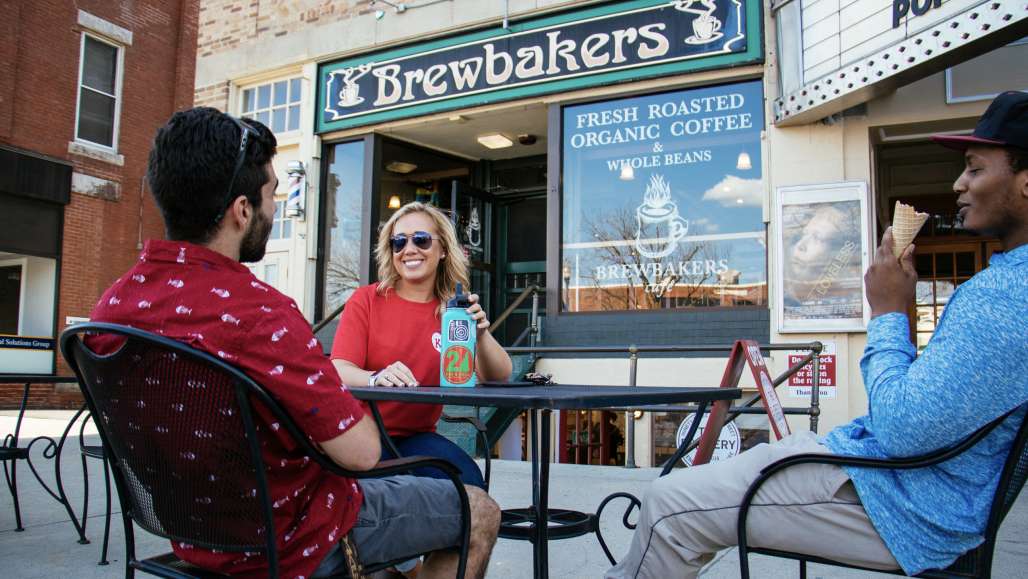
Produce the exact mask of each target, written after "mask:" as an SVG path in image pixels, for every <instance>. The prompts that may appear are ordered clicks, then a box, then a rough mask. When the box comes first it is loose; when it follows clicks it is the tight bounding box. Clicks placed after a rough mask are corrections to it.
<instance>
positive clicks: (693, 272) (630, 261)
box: [561, 81, 768, 312]
mask: <svg viewBox="0 0 1028 579" xmlns="http://www.w3.org/2000/svg"><path fill="white" fill-rule="evenodd" d="M763 128H764V116H763V93H762V88H761V83H760V81H751V82H743V83H735V84H728V85H722V86H716V87H707V88H699V89H691V90H683V91H676V92H668V93H662V94H655V95H648V96H642V97H632V98H626V99H619V100H613V101H605V102H599V103H590V104H584V105H576V106H569V107H565V108H564V110H563V136H562V139H563V144H562V147H563V157H562V160H563V182H564V190H563V215H562V219H563V228H562V240H561V249H562V256H561V259H562V261H563V263H562V274H563V275H562V277H563V280H562V282H563V285H562V288H561V302H562V308H561V309H562V311H566V312H587V311H609V310H653V309H674V308H697V307H737V306H766V304H767V296H768V293H767V272H766V266H765V263H766V254H767V249H766V235H765V227H764V222H763V218H762V208H763V202H764V184H763V168H762V163H761V158H760V150H761V148H760V134H761V131H762V129H763Z"/></svg>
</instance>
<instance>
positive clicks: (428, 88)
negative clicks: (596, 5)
mask: <svg viewBox="0 0 1028 579" xmlns="http://www.w3.org/2000/svg"><path fill="white" fill-rule="evenodd" d="M746 18H747V15H746V10H745V2H744V0H676V1H674V2H663V3H661V4H658V5H654V6H650V7H644V8H640V9H634V10H629V11H624V12H618V13H613V14H604V15H601V16H594V17H592V18H587V19H584V20H578V21H573V22H566V23H562V24H555V25H550V26H541V27H538V28H534V29H530V30H525V31H522V32H515V33H513V34H503V35H501V36H492V37H489V38H484V39H483V38H477V39H475V40H469V41H468V42H464V43H458V44H454V45H452V46H446V47H443V48H438V49H436V50H430V51H425V52H416V53H414V54H407V55H403V56H398V57H395V58H389V57H388V56H389V55H384V56H386V58H384V59H382V60H375V58H374V56H371V57H370V58H369V59H368V60H366V61H364V62H360V61H354V60H350V61H345V62H341V63H337V64H329V65H326V66H324V67H323V68H322V74H321V82H322V87H321V88H322V91H323V109H322V112H321V115H322V116H321V121H322V123H326V124H327V123H332V122H334V121H341V120H345V119H352V118H355V117H360V116H362V115H367V114H370V113H374V112H380V111H387V110H393V109H397V108H401V107H408V106H412V105H415V104H422V103H430V102H437V101H441V100H445V99H452V98H456V97H461V96H467V95H476V94H482V93H489V92H493V91H499V90H503V89H512V88H517V87H522V86H528V85H540V84H543V83H547V82H551V81H556V80H561V79H568V78H575V77H582V76H587V75H595V74H599V73H605V72H612V71H619V70H624V69H632V68H641V67H644V66H650V65H653V64H658V63H669V62H675V61H681V60H687V59H694V58H699V57H706V56H712V55H717V54H730V53H739V52H744V51H746V49H747V37H746ZM554 90H556V89H554Z"/></svg>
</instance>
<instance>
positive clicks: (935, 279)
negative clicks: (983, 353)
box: [875, 141, 999, 351]
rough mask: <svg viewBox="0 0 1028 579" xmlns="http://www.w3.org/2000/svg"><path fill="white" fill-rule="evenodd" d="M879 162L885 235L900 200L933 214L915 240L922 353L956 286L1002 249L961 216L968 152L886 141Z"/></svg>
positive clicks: (915, 323)
mask: <svg viewBox="0 0 1028 579" xmlns="http://www.w3.org/2000/svg"><path fill="white" fill-rule="evenodd" d="M875 157H876V160H877V166H878V171H877V179H878V183H877V187H876V190H877V191H878V203H877V206H878V211H877V217H878V232H879V237H880V236H881V233H882V232H884V231H885V228H886V227H888V225H889V224H890V223H892V214H893V212H894V210H895V204H896V201H902V202H903V203H906V204H908V205H912V206H914V207H915V208H916V209H917V210H918V211H923V212H926V213H929V214H931V217H930V218H929V219H928V222H927V223H925V225H924V227H923V228H922V230H921V232H920V233H919V234H918V236H917V239H916V240H915V245H916V253H915V254H914V264H915V267H916V268H917V278H918V281H917V292H916V295H915V298H914V303H912V304H910V308H909V310H908V318H909V319H910V338H911V341H912V342H913V343H914V344H915V345H916V346H917V349H918V351H921V350H923V349H924V348H925V346H927V345H928V340H929V339H931V337H932V334H933V333H934V332H935V328H936V326H937V325H938V323H939V318H940V317H941V316H942V311H943V309H945V307H946V304H947V303H948V302H949V298H950V296H951V295H953V292H954V291H955V290H956V288H957V287H958V286H959V285H960V284H962V283H964V282H965V281H967V280H968V279H970V278H971V276H973V275H974V274H976V273H978V272H979V271H981V270H982V269H984V268H985V267H988V265H989V257H990V256H991V255H992V253H993V252H994V251H997V250H998V249H999V242H998V240H996V239H994V238H987V237H979V236H976V235H974V234H972V233H971V232H969V231H967V230H965V229H964V228H963V226H962V224H961V223H960V220H959V219H958V217H957V194H956V193H954V192H953V182H954V181H955V180H956V178H957V177H958V176H959V175H960V173H961V172H962V171H963V169H964V159H963V154H962V153H961V152H960V151H954V150H951V149H947V148H945V147H942V146H940V145H937V144H935V143H932V142H930V141H915V142H907V143H893V144H890V143H885V144H882V145H879V146H878V147H877V148H876V150H875Z"/></svg>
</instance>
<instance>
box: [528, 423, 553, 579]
mask: <svg viewBox="0 0 1028 579" xmlns="http://www.w3.org/2000/svg"><path fill="white" fill-rule="evenodd" d="M552 413H553V412H552V411H551V410H548V409H544V410H541V411H539V419H540V420H539V429H538V431H535V430H533V432H537V434H536V436H537V437H538V438H537V441H538V443H537V444H535V445H534V446H535V447H536V448H537V449H538V451H539V452H538V453H537V455H536V460H538V461H539V475H538V477H533V480H534V481H535V482H534V483H533V487H538V492H537V493H534V494H537V496H538V498H537V500H536V501H535V541H534V543H535V545H534V547H535V548H534V549H533V555H534V557H533V559H534V563H535V579H547V578H548V577H549V575H550V564H549V545H548V541H549V532H550V516H549V486H550V460H549V457H550V415H551V414H552ZM534 462H535V461H533V463H534ZM533 474H534V473H533Z"/></svg>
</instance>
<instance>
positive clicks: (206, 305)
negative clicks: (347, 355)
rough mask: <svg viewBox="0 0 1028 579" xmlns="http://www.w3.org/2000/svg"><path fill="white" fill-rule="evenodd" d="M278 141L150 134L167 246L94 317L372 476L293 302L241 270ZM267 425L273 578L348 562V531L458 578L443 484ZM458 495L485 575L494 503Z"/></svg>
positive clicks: (350, 409)
mask: <svg viewBox="0 0 1028 579" xmlns="http://www.w3.org/2000/svg"><path fill="white" fill-rule="evenodd" d="M275 147H276V140H275V137H274V135H273V134H272V133H271V131H269V130H268V128H267V127H265V126H264V125H263V124H261V123H259V122H256V121H249V120H248V121H241V120H238V119H235V118H233V117H231V116H229V115H226V114H224V113H221V112H219V111H217V110H216V109H212V108H195V109H190V110H186V111H181V112H178V113H175V115H173V116H172V117H171V119H170V120H169V121H168V124H166V125H165V126H163V127H161V128H160V129H159V130H158V131H157V136H156V138H155V139H154V146H153V150H152V151H151V153H150V164H149V170H148V179H149V183H150V189H151V190H152V191H153V194H154V198H155V199H156V201H157V205H158V207H159V208H160V210H161V213H162V215H163V217H164V221H165V226H166V228H167V238H168V239H167V240H150V241H148V242H147V244H146V246H145V248H144V249H143V253H142V255H141V256H140V258H139V262H138V263H137V264H136V265H135V266H134V267H133V268H132V269H131V270H129V271H128V272H127V273H126V274H125V275H124V276H122V277H121V278H120V279H119V280H118V281H117V282H115V283H114V285H113V286H111V287H110V288H109V289H108V290H107V291H106V292H105V293H104V295H103V297H101V299H100V302H99V303H98V304H97V306H96V308H95V309H94V310H93V312H92V314H91V318H92V319H93V320H94V321H103V322H113V323H119V324H126V325H131V326H133V327H136V328H140V329H144V330H148V331H152V332H156V333H159V334H162V335H164V336H167V337H169V338H173V339H176V340H179V341H182V342H185V343H187V344H189V345H191V346H193V347H195V348H198V349H200V350H204V351H206V352H208V353H210V354H213V355H215V356H218V357H220V358H222V359H224V360H226V361H227V362H230V363H231V364H233V365H235V366H236V367H238V368H239V369H241V370H242V371H243V372H245V373H246V374H247V375H249V376H250V377H251V378H253V379H254V380H255V381H257V382H258V383H260V384H262V385H263V386H264V387H265V388H266V389H267V390H268V391H269V392H271V393H272V394H273V395H274V396H275V397H276V398H277V399H278V401H279V402H280V403H281V404H282V405H283V407H284V408H285V409H286V411H287V412H289V414H290V415H291V416H292V417H293V419H294V420H295V421H296V423H297V424H298V425H299V427H300V428H301V430H303V431H304V432H305V433H306V434H308V435H309V436H310V437H311V438H312V439H313V440H314V441H316V442H317V443H318V444H319V445H320V446H321V448H322V449H323V450H324V451H325V453H326V454H327V455H328V456H329V457H331V458H332V460H334V461H336V462H337V463H338V464H340V465H341V466H343V467H345V468H348V469H351V470H368V469H370V468H372V467H373V466H374V465H375V464H376V463H377V462H378V460H379V457H380V456H381V451H380V446H379V438H378V432H377V429H376V428H375V425H374V422H373V420H371V418H370V417H368V416H365V415H364V414H363V412H362V411H361V408H360V405H359V404H358V403H357V402H356V400H355V399H354V398H353V397H352V396H351V395H350V393H349V392H348V391H347V389H346V387H345V386H343V385H342V384H340V380H339V377H338V375H337V374H336V371H335V369H334V368H333V366H332V364H331V362H330V361H329V360H328V358H327V357H325V356H324V355H323V353H322V348H321V345H320V344H319V343H318V341H317V339H315V337H314V335H313V334H312V333H311V330H310V326H309V325H308V324H307V321H306V320H305V319H304V318H303V316H302V315H301V314H300V312H299V310H298V309H297V307H296V304H295V302H294V301H293V300H291V299H290V298H288V297H286V296H285V295H283V294H281V293H279V292H278V291H276V290H275V289H274V288H272V287H269V286H267V285H265V284H264V283H261V282H260V281H259V280H257V278H255V277H254V276H253V274H251V273H250V271H249V270H248V269H247V268H246V267H245V266H243V265H242V263H241V262H255V261H260V260H261V258H263V257H264V250H265V245H266V244H267V241H268V237H269V234H270V232H271V225H272V222H273V219H274V215H275V200H274V197H273V196H274V192H275V189H276V187H277V185H278V180H277V179H276V178H275V175H274V171H273V169H272V164H271V160H272V157H273V156H274V155H275ZM264 418H265V419H264V420H263V423H260V424H258V428H259V429H260V431H261V432H262V433H263V434H264V439H265V440H263V441H262V444H264V446H265V461H266V463H267V467H268V472H267V476H268V485H269V491H270V494H271V499H272V500H273V507H274V509H273V510H274V520H275V532H276V534H277V536H278V549H279V561H280V571H281V574H282V575H283V576H287V577H298V578H303V577H318V576H322V575H328V574H332V573H333V572H337V571H339V570H341V569H343V568H345V559H344V557H343V555H342V551H341V549H340V546H339V540H340V539H341V538H342V537H343V536H345V535H346V534H347V533H351V536H352V538H353V540H354V542H355V543H356V545H357V549H358V552H359V553H360V558H361V562H362V563H364V564H371V563H378V562H382V561H390V560H394V559H398V558H401V557H405V556H409V555H415V554H418V553H423V552H428V551H432V552H433V554H432V555H431V556H429V557H428V558H427V559H426V561H425V565H424V567H423V568H422V571H421V577H423V578H425V577H453V576H454V574H455V573H456V567H457V557H456V554H455V553H454V552H453V550H452V549H449V548H450V547H453V546H455V545H457V544H458V542H459V531H460V503H459V499H458V497H457V492H456V490H455V489H454V487H453V485H452V483H450V482H449V481H443V480H438V479H430V478H415V477H412V476H396V477H389V478H384V479H370V480H365V481H363V482H362V483H360V484H358V483H357V482H356V481H354V480H351V479H346V478H342V477H338V476H336V475H333V474H331V473H328V472H325V471H324V470H323V469H321V467H319V466H318V465H317V464H316V463H314V462H312V461H310V460H309V459H308V458H307V457H305V456H303V455H302V454H301V453H300V452H298V449H297V448H296V447H295V445H294V444H293V443H292V442H291V441H290V438H289V435H288V434H286V433H285V432H284V431H281V430H280V429H279V425H278V424H277V423H274V422H269V421H268V420H269V419H267V418H266V417H264ZM189 450H190V449H183V451H184V452H186V451H189ZM197 452H202V450H200V449H198V450H197ZM468 496H469V499H470V503H471V510H472V523H471V544H470V547H469V555H468V576H469V577H481V576H484V574H485V569H486V566H487V563H488V561H489V555H490V553H491V551H492V546H493V544H494V542H495V540H496V533H497V529H498V527H499V508H498V507H497V505H496V503H495V502H494V501H493V500H492V499H491V498H489V496H488V495H487V494H485V493H484V492H482V491H481V490H480V489H477V488H473V487H469V488H468ZM172 547H173V549H174V550H175V553H176V554H177V555H178V556H179V557H181V558H182V559H185V560H186V561H189V562H191V563H193V564H195V565H199V566H201V567H204V568H207V569H211V570H213V571H218V572H222V573H230V574H233V575H243V576H251V577H262V576H266V575H267V561H266V560H265V558H264V557H263V556H260V555H255V554H247V553H224V552H216V551H211V550H206V549H202V548H200V547H195V546H193V545H188V544H184V543H173V544H172Z"/></svg>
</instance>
